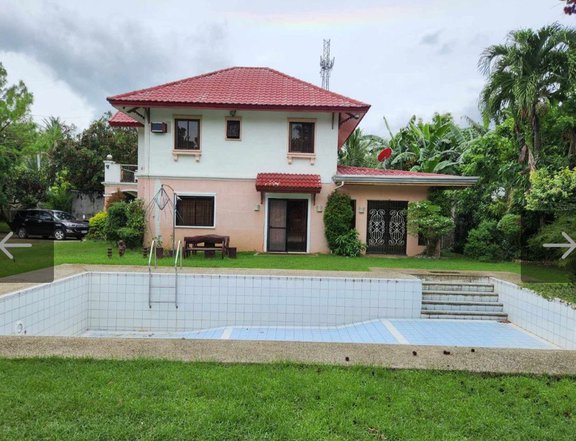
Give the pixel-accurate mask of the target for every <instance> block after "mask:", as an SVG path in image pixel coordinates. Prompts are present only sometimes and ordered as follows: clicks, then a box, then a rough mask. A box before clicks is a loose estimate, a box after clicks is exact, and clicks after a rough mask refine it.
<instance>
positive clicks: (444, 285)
mask: <svg viewBox="0 0 576 441" xmlns="http://www.w3.org/2000/svg"><path fill="white" fill-rule="evenodd" d="M422 291H424V292H428V291H465V292H494V284H492V283H465V282H459V283H453V282H423V283H422Z"/></svg>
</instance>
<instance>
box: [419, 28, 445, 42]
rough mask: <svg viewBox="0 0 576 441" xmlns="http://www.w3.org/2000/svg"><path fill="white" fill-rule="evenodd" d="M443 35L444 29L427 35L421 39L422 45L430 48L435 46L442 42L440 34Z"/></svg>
mask: <svg viewBox="0 0 576 441" xmlns="http://www.w3.org/2000/svg"><path fill="white" fill-rule="evenodd" d="M441 33H442V29H440V30H439V31H436V32H432V33H430V34H425V35H424V36H423V37H422V38H421V39H420V44H427V45H430V46H435V45H437V44H438V43H439V42H440V34H441Z"/></svg>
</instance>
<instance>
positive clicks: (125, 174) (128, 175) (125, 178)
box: [120, 164, 138, 183]
mask: <svg viewBox="0 0 576 441" xmlns="http://www.w3.org/2000/svg"><path fill="white" fill-rule="evenodd" d="M137 171H138V166H137V165H133V164H120V182H123V183H124V182H126V183H132V182H136V177H135V174H136V172H137Z"/></svg>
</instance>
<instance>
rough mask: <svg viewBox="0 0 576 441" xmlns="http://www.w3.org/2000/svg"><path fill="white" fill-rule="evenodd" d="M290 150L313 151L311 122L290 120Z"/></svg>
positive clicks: (293, 151) (312, 126)
mask: <svg viewBox="0 0 576 441" xmlns="http://www.w3.org/2000/svg"><path fill="white" fill-rule="evenodd" d="M290 152H291V153H314V123H313V122H296V121H294V122H290Z"/></svg>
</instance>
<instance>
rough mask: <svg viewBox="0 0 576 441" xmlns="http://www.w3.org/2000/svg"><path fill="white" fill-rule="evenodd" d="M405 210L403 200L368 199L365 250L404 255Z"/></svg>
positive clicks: (406, 209) (406, 207)
mask: <svg viewBox="0 0 576 441" xmlns="http://www.w3.org/2000/svg"><path fill="white" fill-rule="evenodd" d="M407 212H408V202H405V201H368V220H367V222H368V225H367V228H366V245H367V247H366V251H367V252H368V253H374V254H403V255H405V254H406V235H407V231H406V215H407Z"/></svg>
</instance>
